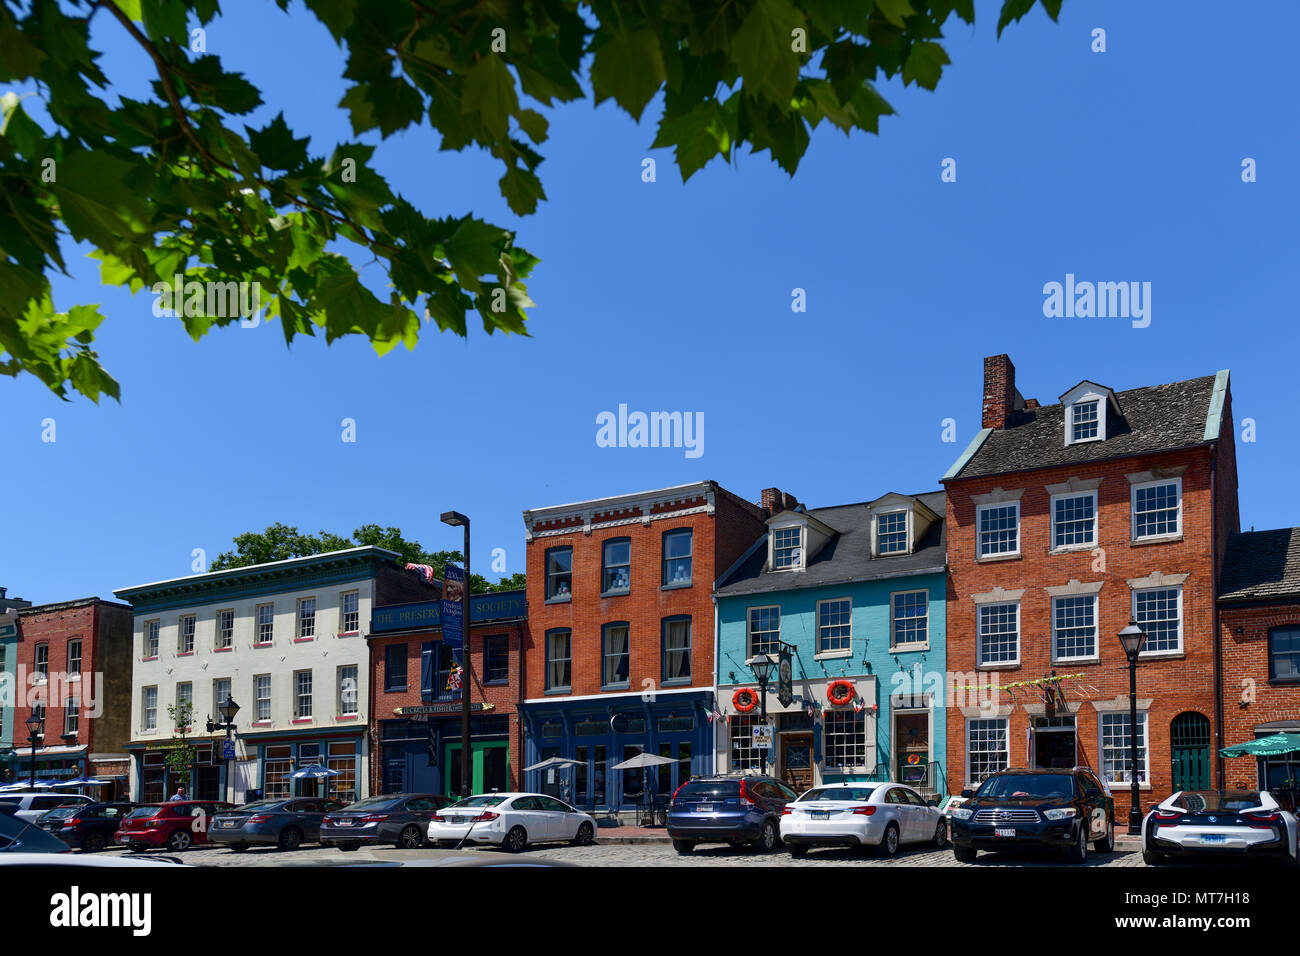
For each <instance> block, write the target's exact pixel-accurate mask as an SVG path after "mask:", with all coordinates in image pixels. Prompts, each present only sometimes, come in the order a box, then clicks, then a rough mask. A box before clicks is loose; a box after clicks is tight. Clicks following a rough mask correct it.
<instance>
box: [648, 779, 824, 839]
mask: <svg viewBox="0 0 1300 956" xmlns="http://www.w3.org/2000/svg"><path fill="white" fill-rule="evenodd" d="M798 796H799V795H798V794H797V793H795V792H794V791H793V790H791V789H790V787H789V786H787V785H786V784H785V783H782V782H781V781H780V780H777V779H776V778H775V777H762V776H759V775H758V774H745V775H744V776H716V777H696V778H695V779H694V780H691V781H688V782H687V783H684V784H682V785H681V786H680V787H678V788H677V792H676V793H674V794H673V799H672V803H670V804H669V806H668V835H669V836H670V837H671V838H672V841H673V848H674V849H675V850H677V852H678V853H690V852H691V850H693V849H694V848H695V844H697V843H730V844H731V845H732V846H740V845H742V844H745V843H748V844H750V845H752V846H753V847H754V849H756V850H758V851H759V852H762V853H766V852H767V851H769V850H771V849H772V848H773V847H775V846H776V845H777V843H779V842H780V839H781V836H780V835H781V810H782V809H783V808H784V807H785V805H786V804H787V803H789V802H790V801H792V800H795V799H797V798H798Z"/></svg>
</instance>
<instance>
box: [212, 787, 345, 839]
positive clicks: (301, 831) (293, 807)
mask: <svg viewBox="0 0 1300 956" xmlns="http://www.w3.org/2000/svg"><path fill="white" fill-rule="evenodd" d="M342 809H343V804H342V803H341V802H339V801H338V800H321V799H320V798H318V797H289V798H288V799H281V800H258V801H257V802H255V803H246V804H244V805H243V806H242V807H230V808H229V809H227V810H224V811H223V812H221V813H219V814H217V816H216V819H214V820H213V821H212V829H211V832H209V833H208V841H209V842H210V843H220V844H224V845H225V846H228V847H230V849H232V850H234V851H235V852H236V853H243V852H244V851H245V850H247V849H248V848H249V847H250V846H253V845H254V844H261V845H264V846H278V847H279V848H280V849H281V850H296V849H298V847H299V846H301V845H302V844H304V843H319V842H320V830H321V821H322V820H324V819H325V814H327V813H332V812H333V811H335V810H342Z"/></svg>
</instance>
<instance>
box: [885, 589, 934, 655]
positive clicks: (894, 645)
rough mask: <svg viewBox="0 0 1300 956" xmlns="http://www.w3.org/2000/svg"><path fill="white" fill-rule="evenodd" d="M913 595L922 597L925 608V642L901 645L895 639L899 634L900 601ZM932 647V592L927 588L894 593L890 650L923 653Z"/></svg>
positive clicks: (890, 596)
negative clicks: (901, 598)
mask: <svg viewBox="0 0 1300 956" xmlns="http://www.w3.org/2000/svg"><path fill="white" fill-rule="evenodd" d="M913 594H919V595H921V597H922V601H921V604H922V606H923V607H924V608H925V617H924V621H925V640H923V641H908V642H907V643H905V644H899V643H898V642H897V641H896V640H895V637H896V635H897V634H898V630H897V624H898V599H899V598H900V597H907V596H910V595H913ZM929 646H930V592H929V591H928V590H926V589H925V588H909V589H908V590H906V591H894V592H893V593H891V594H890V595H889V648H890V650H897V651H923V650H926V649H927V648H928V647H929Z"/></svg>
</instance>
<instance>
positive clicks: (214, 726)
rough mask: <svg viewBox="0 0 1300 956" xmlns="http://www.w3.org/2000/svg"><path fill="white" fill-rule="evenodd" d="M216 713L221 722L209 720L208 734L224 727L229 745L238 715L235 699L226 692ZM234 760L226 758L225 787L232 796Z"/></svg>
mask: <svg viewBox="0 0 1300 956" xmlns="http://www.w3.org/2000/svg"><path fill="white" fill-rule="evenodd" d="M217 713H219V714H220V715H221V720H220V721H214V720H212V719H209V720H208V733H212V732H213V731H214V730H220V729H221V728H223V727H224V728H225V730H226V743H231V742H232V741H233V740H234V730H235V715H236V714H237V713H239V705H238V704H236V703H235V698H234V697H232V696H231V695H230V692H229V691H227V692H226V699H225V700H223V701H222V702H221V703H220V704H218V705H217ZM232 752H233V748H232ZM234 759H235V758H234V757H233V756H230V757H227V758H226V785H227V786H228V787H230V790H231V795H232V796H233V795H234V788H235V768H234V767H233V766H232V761H233V760H234Z"/></svg>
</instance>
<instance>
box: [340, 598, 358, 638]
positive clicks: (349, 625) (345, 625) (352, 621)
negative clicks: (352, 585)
mask: <svg viewBox="0 0 1300 956" xmlns="http://www.w3.org/2000/svg"><path fill="white" fill-rule="evenodd" d="M339 617H340V618H341V621H340V624H339V633H340V634H356V633H357V632H358V631H359V630H361V592H360V591H344V592H343V593H342V594H340V595H339Z"/></svg>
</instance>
